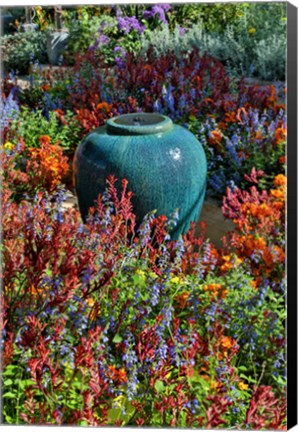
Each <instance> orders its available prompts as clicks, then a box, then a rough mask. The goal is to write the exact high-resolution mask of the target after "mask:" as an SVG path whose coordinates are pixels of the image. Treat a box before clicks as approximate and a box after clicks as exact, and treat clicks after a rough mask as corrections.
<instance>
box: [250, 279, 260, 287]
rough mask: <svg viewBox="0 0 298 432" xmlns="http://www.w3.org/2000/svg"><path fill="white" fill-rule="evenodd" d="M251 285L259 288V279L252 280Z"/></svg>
mask: <svg viewBox="0 0 298 432" xmlns="http://www.w3.org/2000/svg"><path fill="white" fill-rule="evenodd" d="M250 285H251V286H252V287H253V288H254V289H257V287H258V285H257V281H256V280H252V281H250Z"/></svg>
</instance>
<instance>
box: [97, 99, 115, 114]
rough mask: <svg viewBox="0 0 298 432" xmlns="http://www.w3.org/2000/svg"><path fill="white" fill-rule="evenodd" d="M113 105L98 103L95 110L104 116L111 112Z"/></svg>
mask: <svg viewBox="0 0 298 432" xmlns="http://www.w3.org/2000/svg"><path fill="white" fill-rule="evenodd" d="M112 108H113V105H111V104H109V103H107V102H100V103H99V104H98V105H97V109H98V110H100V111H102V112H103V113H104V114H110V113H111V112H112Z"/></svg>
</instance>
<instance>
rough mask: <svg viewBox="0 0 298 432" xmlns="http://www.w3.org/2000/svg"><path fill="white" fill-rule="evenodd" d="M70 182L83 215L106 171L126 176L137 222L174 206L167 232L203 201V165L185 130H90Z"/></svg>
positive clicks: (181, 225)
mask: <svg viewBox="0 0 298 432" xmlns="http://www.w3.org/2000/svg"><path fill="white" fill-rule="evenodd" d="M74 170H75V185H76V191H77V195H78V201H79V207H80V211H81V214H82V217H83V219H84V220H86V216H87V214H88V209H89V207H90V206H92V205H93V204H94V200H95V199H96V198H97V196H98V194H99V193H102V192H103V191H104V190H105V188H106V180H107V178H108V176H109V175H114V176H115V177H116V178H118V179H119V180H121V179H123V178H126V179H127V180H128V188H129V189H130V190H131V191H132V192H133V194H134V195H133V199H132V202H133V207H134V213H135V214H136V216H137V222H138V223H140V222H141V221H142V219H143V217H144V216H145V215H146V214H147V213H148V212H150V211H152V210H156V211H157V214H158V215H161V214H165V215H166V216H167V217H171V215H172V214H173V213H174V212H175V211H176V210H177V209H178V213H179V222H178V224H177V226H176V228H174V229H173V231H172V233H171V234H172V237H173V238H175V237H177V236H178V235H179V234H180V233H183V232H185V231H186V230H187V229H188V228H189V225H190V222H191V221H196V220H197V219H198V217H199V214H200V211H201V207H202V204H203V200H204V195H205V188H206V176H207V164H206V158H205V153H204V150H203V148H202V146H201V144H200V143H199V142H198V141H197V140H196V138H195V137H194V136H193V135H192V134H191V133H190V132H189V131H187V130H186V129H184V128H182V127H180V126H176V125H174V126H173V127H172V128H171V130H170V131H168V132H165V133H160V134H158V133H156V134H148V135H133V136H122V135H110V134H108V133H107V132H106V129H105V127H103V128H99V129H97V130H95V131H94V132H93V133H91V134H89V135H87V137H86V138H85V139H84V140H83V141H82V143H81V144H80V146H79V148H78V150H77V152H76V156H75V160H74Z"/></svg>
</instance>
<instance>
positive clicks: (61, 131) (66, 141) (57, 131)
mask: <svg viewBox="0 0 298 432" xmlns="http://www.w3.org/2000/svg"><path fill="white" fill-rule="evenodd" d="M64 118H65V121H66V124H61V122H60V121H59V119H58V117H57V115H56V114H55V112H53V111H51V112H50V113H49V118H48V119H47V118H46V117H45V116H44V115H43V113H42V111H41V110H36V111H30V110H29V109H28V108H24V107H22V109H21V111H20V113H19V115H18V117H17V119H15V120H12V122H11V126H10V129H9V134H8V139H9V140H10V141H12V142H14V141H17V139H18V137H20V136H22V137H23V139H24V141H25V143H26V147H39V145H40V144H39V137H40V136H41V135H48V136H49V137H50V138H51V142H52V143H53V144H55V143H57V142H59V145H60V147H62V148H63V149H64V151H65V152H66V153H67V152H68V151H70V152H73V150H74V149H75V148H76V147H77V145H78V143H79V141H80V138H79V127H78V123H77V121H76V120H75V119H74V115H73V114H72V113H71V112H70V111H68V112H67V113H66V114H65V116H64Z"/></svg>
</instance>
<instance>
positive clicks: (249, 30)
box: [248, 27, 256, 34]
mask: <svg viewBox="0 0 298 432" xmlns="http://www.w3.org/2000/svg"><path fill="white" fill-rule="evenodd" d="M255 32H256V29H255V28H253V27H251V28H250V29H248V33H249V34H254V33H255Z"/></svg>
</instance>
